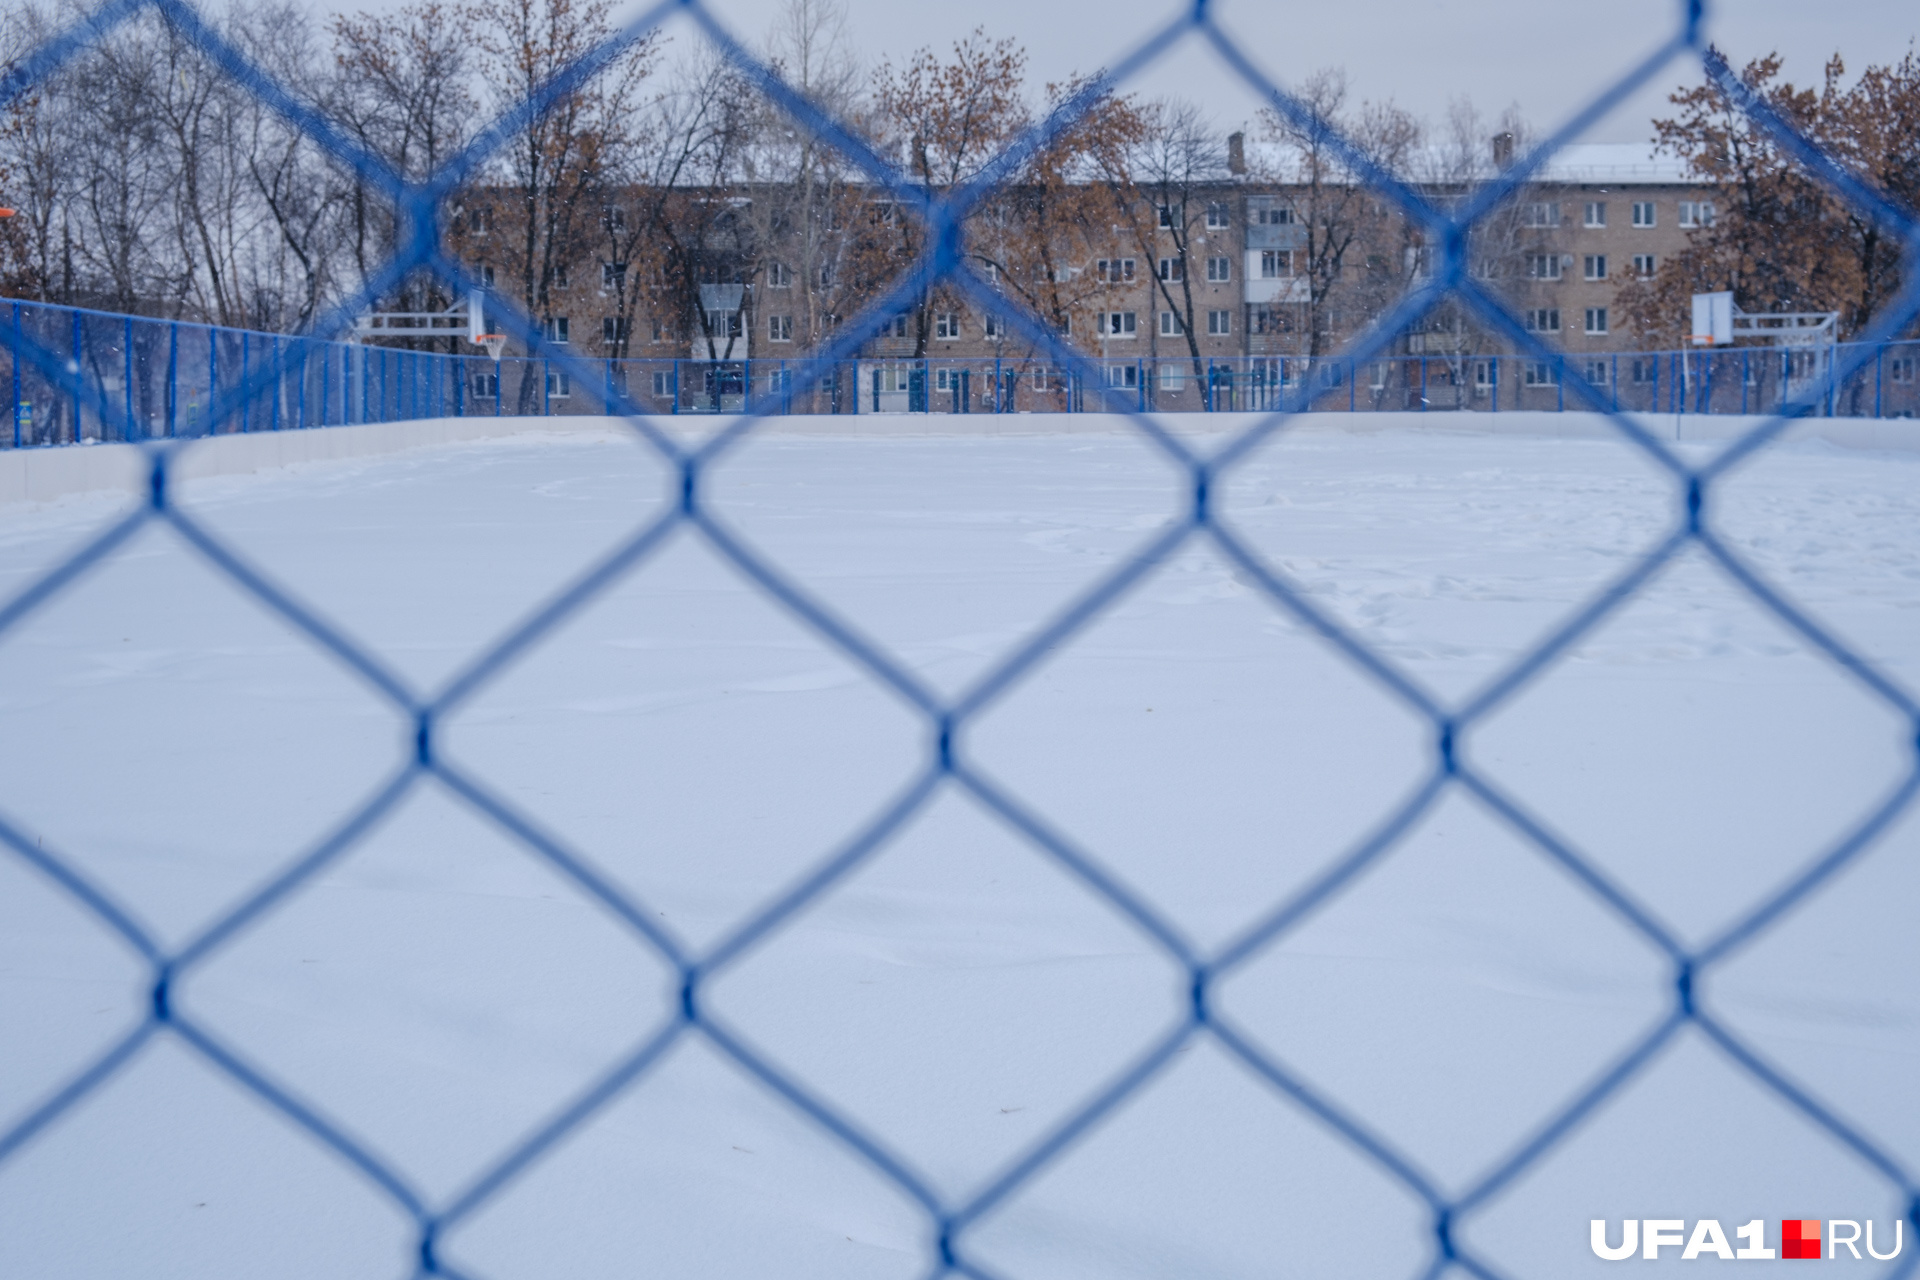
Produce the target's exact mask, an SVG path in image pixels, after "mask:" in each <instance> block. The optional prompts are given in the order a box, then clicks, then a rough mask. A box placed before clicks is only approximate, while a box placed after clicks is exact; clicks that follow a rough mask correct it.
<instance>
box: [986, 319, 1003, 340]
mask: <svg viewBox="0 0 1920 1280" xmlns="http://www.w3.org/2000/svg"><path fill="white" fill-rule="evenodd" d="M981 328H982V329H983V330H984V331H985V333H986V335H987V341H988V342H999V341H1000V340H1001V339H1002V338H1005V337H1006V336H1007V322H1006V321H1005V320H1002V319H1001V318H1000V317H999V316H988V317H987V318H986V319H985V320H983V321H982V322H981Z"/></svg>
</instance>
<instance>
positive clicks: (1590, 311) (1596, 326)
mask: <svg viewBox="0 0 1920 1280" xmlns="http://www.w3.org/2000/svg"><path fill="white" fill-rule="evenodd" d="M1606 331H1607V309H1606V308H1605V307H1588V308H1587V332H1588V333H1605V332H1606Z"/></svg>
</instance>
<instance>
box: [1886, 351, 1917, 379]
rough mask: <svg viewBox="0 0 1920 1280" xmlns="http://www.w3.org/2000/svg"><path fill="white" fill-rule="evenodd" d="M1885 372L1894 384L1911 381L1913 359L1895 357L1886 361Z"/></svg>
mask: <svg viewBox="0 0 1920 1280" xmlns="http://www.w3.org/2000/svg"><path fill="white" fill-rule="evenodd" d="M1887 370H1888V372H1889V373H1890V374H1891V375H1892V377H1893V380H1894V381H1895V382H1912V381H1913V357H1912V356H1895V357H1893V359H1891V360H1889V361H1887Z"/></svg>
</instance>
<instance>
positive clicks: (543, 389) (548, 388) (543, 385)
mask: <svg viewBox="0 0 1920 1280" xmlns="http://www.w3.org/2000/svg"><path fill="white" fill-rule="evenodd" d="M540 415H541V416H542V417H545V418H551V417H552V416H553V372H552V369H551V367H550V366H549V365H548V364H547V360H546V357H545V356H542V357H541V358H540Z"/></svg>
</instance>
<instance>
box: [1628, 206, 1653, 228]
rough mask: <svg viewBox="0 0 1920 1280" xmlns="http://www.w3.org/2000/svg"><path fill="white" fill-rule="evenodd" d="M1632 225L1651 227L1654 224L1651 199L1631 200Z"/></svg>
mask: <svg viewBox="0 0 1920 1280" xmlns="http://www.w3.org/2000/svg"><path fill="white" fill-rule="evenodd" d="M1633 225H1634V226H1636V227H1651V226H1653V225H1654V217H1653V201H1651V200H1636V201H1634V202H1633Z"/></svg>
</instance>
